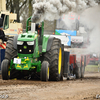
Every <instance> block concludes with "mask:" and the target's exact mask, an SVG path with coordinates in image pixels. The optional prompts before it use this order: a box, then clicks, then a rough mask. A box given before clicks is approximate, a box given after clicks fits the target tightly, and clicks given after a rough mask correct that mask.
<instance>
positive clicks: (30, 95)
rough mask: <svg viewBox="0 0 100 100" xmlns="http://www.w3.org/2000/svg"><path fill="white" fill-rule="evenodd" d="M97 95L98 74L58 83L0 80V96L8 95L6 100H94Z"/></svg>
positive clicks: (98, 89)
mask: <svg viewBox="0 0 100 100" xmlns="http://www.w3.org/2000/svg"><path fill="white" fill-rule="evenodd" d="M97 94H100V73H86V74H85V78H84V79H78V80H69V81H68V80H67V81H66V80H64V81H60V82H41V81H31V80H8V81H3V80H2V79H0V95H8V96H9V97H8V98H7V100H84V99H85V100H96V95H97ZM0 100H1V98H0ZM2 100H3V99H2Z"/></svg>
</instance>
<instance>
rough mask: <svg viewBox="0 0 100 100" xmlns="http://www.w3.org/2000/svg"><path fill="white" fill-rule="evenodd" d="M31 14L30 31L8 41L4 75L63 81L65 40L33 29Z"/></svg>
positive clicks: (3, 68)
mask: <svg viewBox="0 0 100 100" xmlns="http://www.w3.org/2000/svg"><path fill="white" fill-rule="evenodd" d="M30 22H31V17H30V18H29V19H28V20H27V26H26V33H23V34H20V35H16V36H14V37H10V38H9V40H8V41H7V46H6V50H5V59H4V60H3V61H2V64H1V73H2V79H3V80H8V79H14V78H17V79H21V78H26V77H27V78H36V77H37V78H39V79H41V81H48V80H51V81H59V80H61V79H62V77H63V67H62V66H63V63H62V61H63V51H64V45H63V44H61V40H60V39H57V38H54V37H51V36H44V23H43V22H42V23H41V24H42V25H41V26H42V30H41V35H40V36H39V35H38V32H37V31H33V32H32V31H29V29H31V30H32V29H33V28H34V27H32V24H31V26H29V23H30ZM31 23H32V22H31Z"/></svg>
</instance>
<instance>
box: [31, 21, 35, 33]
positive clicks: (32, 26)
mask: <svg viewBox="0 0 100 100" xmlns="http://www.w3.org/2000/svg"><path fill="white" fill-rule="evenodd" d="M31 32H35V23H31Z"/></svg>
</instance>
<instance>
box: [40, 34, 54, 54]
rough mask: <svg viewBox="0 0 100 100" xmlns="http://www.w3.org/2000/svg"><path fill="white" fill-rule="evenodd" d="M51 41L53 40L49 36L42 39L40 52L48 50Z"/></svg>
mask: <svg viewBox="0 0 100 100" xmlns="http://www.w3.org/2000/svg"><path fill="white" fill-rule="evenodd" d="M53 39H54V37H51V36H44V37H43V45H42V52H46V51H49V50H50V48H51V45H52V42H53Z"/></svg>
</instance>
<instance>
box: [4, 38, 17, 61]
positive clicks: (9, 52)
mask: <svg viewBox="0 0 100 100" xmlns="http://www.w3.org/2000/svg"><path fill="white" fill-rule="evenodd" d="M13 40H14V37H10V38H9V39H8V41H7V45H6V50H5V59H8V60H9V61H11V59H13V58H14V57H17V50H16V49H14V46H13Z"/></svg>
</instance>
